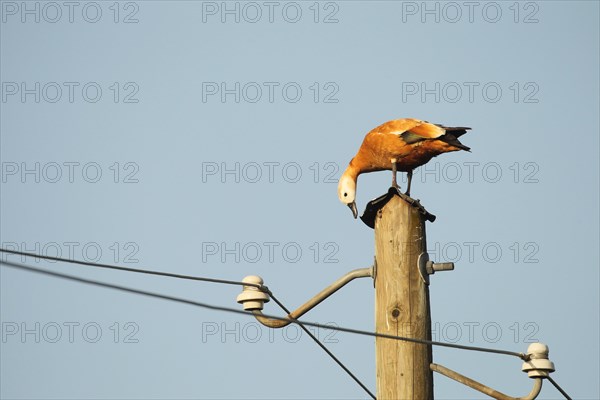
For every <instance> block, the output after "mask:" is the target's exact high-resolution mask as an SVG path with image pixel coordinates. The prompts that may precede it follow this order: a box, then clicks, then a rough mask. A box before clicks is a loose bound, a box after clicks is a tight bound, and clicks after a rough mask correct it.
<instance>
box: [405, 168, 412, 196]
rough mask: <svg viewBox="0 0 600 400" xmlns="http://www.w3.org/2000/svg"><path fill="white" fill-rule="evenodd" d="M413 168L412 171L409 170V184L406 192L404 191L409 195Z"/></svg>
mask: <svg viewBox="0 0 600 400" xmlns="http://www.w3.org/2000/svg"><path fill="white" fill-rule="evenodd" d="M412 174H413V172H412V169H411V170H410V171H408V172H407V174H406V175H407V176H408V184H407V186H406V193H404V194H405V195H407V196H410V183H411V182H412Z"/></svg>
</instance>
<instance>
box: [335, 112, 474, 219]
mask: <svg viewBox="0 0 600 400" xmlns="http://www.w3.org/2000/svg"><path fill="white" fill-rule="evenodd" d="M469 129H471V128H466V127H447V126H443V125H438V124H431V123H429V122H427V121H421V120H418V119H412V118H404V119H396V120H393V121H388V122H386V123H384V124H383V125H379V126H378V127H377V128H375V129H373V130H372V131H371V132H369V133H367V135H366V136H365V139H364V140H363V143H362V145H361V146H360V148H359V149H358V153H356V156H354V158H353V159H352V160H350V164H349V165H348V168H346V171H344V173H343V174H342V176H341V177H340V181H339V184H338V197H339V199H340V201H341V202H342V203H344V204H346V205H347V206H348V207H350V209H351V210H352V214H353V215H354V218H356V217H357V216H358V211H357V209H356V202H355V198H356V181H357V179H358V176H359V175H360V174H362V173H366V172H375V171H383V170H391V171H392V186H393V187H396V188H399V186H398V184H397V183H396V171H402V172H407V174H408V184H407V189H406V195H407V196H410V183H411V180H412V174H413V170H414V169H415V168H417V167H420V166H421V165H423V164H425V163H427V162H428V161H429V160H431V159H432V158H433V157H436V156H438V155H440V154H442V153H448V152H451V151H459V150H466V151H470V149H469V148H468V147H467V146H465V145H463V144H462V143H461V142H460V141H459V140H458V138H459V137H460V136H461V135H464V134H465V133H466V132H467V130H469Z"/></svg>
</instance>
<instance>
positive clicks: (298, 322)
mask: <svg viewBox="0 0 600 400" xmlns="http://www.w3.org/2000/svg"><path fill="white" fill-rule="evenodd" d="M0 252H5V253H10V254H14V255H20V256H24V257H37V258H41V259H45V260H52V261H60V262H68V263H71V264H78V265H85V266H90V267H96V268H106V269H112V270H119V271H127V272H136V273H143V274H151V275H158V276H166V277H171V278H179V279H189V280H196V281H203V282H210V283H222V284H228V285H239V286H253V287H257V288H258V289H260V290H262V291H264V292H266V293H268V294H269V296H270V297H271V298H272V299H273V301H275V303H277V305H279V307H281V309H282V310H283V311H285V312H286V313H287V314H290V311H289V310H288V309H287V308H286V307H285V306H284V305H283V303H281V302H280V301H279V300H278V299H277V298H276V297H275V295H274V294H273V292H271V290H269V288H268V287H267V286H265V285H260V284H255V283H247V282H239V281H231V280H224V279H215V278H207V277H198V276H190V275H180V274H173V273H168V272H160V271H151V270H150V271H149V270H143V269H138V268H129V267H120V266H116V265H110V264H101V263H95V262H90V261H79V260H71V259H65V258H60V257H52V256H46V255H37V254H34V253H26V252H22V251H15V250H7V249H0ZM2 262H3V263H5V264H7V265H10V266H13V267H15V266H16V265H15V264H11V263H7V262H4V261H2ZM19 265H21V267H23V266H24V265H23V264H19ZM24 269H25V268H24ZM28 270H29V271H32V269H28ZM40 271H41V270H40ZM51 275H52V274H51ZM53 276H55V277H58V276H59V275H56V274H54V275H53ZM62 277H63V278H64V276H62ZM75 280H78V281H79V282H83V283H86V282H84V281H83V280H81V279H75ZM87 283H91V281H90V282H87ZM102 286H105V287H109V286H106V285H102ZM115 289H116V287H115ZM124 289H125V288H123V287H121V290H124ZM135 293H138V294H141V293H140V291H137V292H135ZM294 321H295V322H296V324H298V325H299V326H300V328H301V329H302V330H304V331H305V332H306V333H307V334H308V336H309V337H310V338H311V339H312V340H314V342H315V343H316V344H317V345H318V346H319V347H321V349H322V350H323V351H324V352H325V353H326V354H327V355H328V356H329V357H331V358H332V359H333V360H334V361H335V362H336V363H337V364H338V365H339V366H340V368H342V370H344V371H345V372H346V373H347V374H348V375H349V376H350V377H351V378H352V379H353V380H354V381H355V382H356V383H357V384H358V385H359V386H360V387H361V388H362V389H363V390H364V391H365V392H366V393H367V394H368V395H369V396H371V398H373V399H376V397H375V395H374V394H373V393H372V392H371V391H370V390H369V389H368V388H367V387H366V385H365V384H364V383H362V382H361V381H360V379H358V378H357V377H356V375H354V374H353V373H352V371H350V369H348V367H346V366H345V365H344V364H343V363H342V362H341V361H340V360H339V359H338V358H337V357H336V356H335V355H334V354H333V353H332V352H331V351H330V350H329V349H328V348H327V347H326V346H325V345H324V344H323V343H321V341H319V339H318V338H317V337H315V336H314V335H313V334H312V332H310V331H309V330H308V328H306V326H304V325H303V324H302V323H301V322H300V321H298V320H294Z"/></svg>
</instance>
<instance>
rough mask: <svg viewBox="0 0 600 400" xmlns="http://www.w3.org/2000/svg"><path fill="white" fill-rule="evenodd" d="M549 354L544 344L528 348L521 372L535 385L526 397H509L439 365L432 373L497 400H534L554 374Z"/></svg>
mask: <svg viewBox="0 0 600 400" xmlns="http://www.w3.org/2000/svg"><path fill="white" fill-rule="evenodd" d="M548 353H549V350H548V346H546V345H545V344H543V343H532V344H531V345H529V347H528V348H527V361H525V362H524V363H523V366H522V367H521V370H522V371H523V372H527V375H528V376H529V377H530V378H531V379H534V383H533V388H532V389H531V392H529V394H528V395H526V396H524V397H511V396H508V395H506V394H504V393H502V392H498V391H497V390H494V389H492V388H490V387H488V386H486V385H484V384H482V383H479V382H477V381H475V380H473V379H471V378H467V377H466V376H464V375H461V374H459V373H458V372H456V371H453V370H451V369H450V368H446V367H444V366H442V365H439V364H433V363H432V364H431V366H430V367H431V370H432V371H435V372H437V373H440V374H442V375H445V376H447V377H448V378H450V379H454V380H455V381H457V382H459V383H462V384H463V385H467V386H469V387H470V388H473V389H475V390H477V391H479V392H481V393H484V394H487V395H488V396H490V397H492V398H494V399H497V400H533V399H535V398H536V397H537V396H538V395H539V394H540V391H541V390H542V380H543V379H544V378H547V377H548V376H549V375H550V373H551V372H554V363H553V362H552V361H550V360H549V359H548Z"/></svg>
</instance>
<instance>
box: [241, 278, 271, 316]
mask: <svg viewBox="0 0 600 400" xmlns="http://www.w3.org/2000/svg"><path fill="white" fill-rule="evenodd" d="M242 282H244V283H251V284H253V285H262V284H263V280H262V278H261V277H260V276H257V275H249V276H247V277H245V278H244V279H242ZM236 300H237V302H238V303H241V304H242V305H243V306H244V310H248V311H252V310H262V309H263V306H264V304H265V303H266V302H268V301H269V300H271V299H270V298H269V295H268V294H267V293H265V292H263V291H262V290H260V289H259V288H258V287H256V286H244V290H243V291H242V293H240V294H239V295H238V297H237V299H236Z"/></svg>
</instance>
